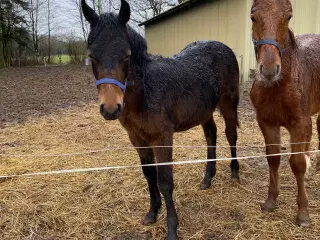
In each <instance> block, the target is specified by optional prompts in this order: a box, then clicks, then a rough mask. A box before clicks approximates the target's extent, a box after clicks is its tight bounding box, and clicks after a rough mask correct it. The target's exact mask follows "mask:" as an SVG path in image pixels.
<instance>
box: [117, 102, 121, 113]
mask: <svg viewBox="0 0 320 240" xmlns="http://www.w3.org/2000/svg"><path fill="white" fill-rule="evenodd" d="M117 107H118V112H120V111H121V104H117Z"/></svg>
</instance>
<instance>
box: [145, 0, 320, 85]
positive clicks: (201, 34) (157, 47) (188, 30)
mask: <svg viewBox="0 0 320 240" xmlns="http://www.w3.org/2000/svg"><path fill="white" fill-rule="evenodd" d="M291 1H292V4H293V9H294V13H293V15H294V17H293V19H292V20H291V24H290V26H291V28H292V29H293V30H294V32H295V33H296V34H302V33H320V0H291ZM251 4H252V0H212V1H208V2H207V3H204V4H201V5H199V6H196V7H193V8H191V9H189V10H187V11H184V12H182V13H178V14H176V15H174V16H171V17H169V18H167V19H163V20H161V21H160V22H157V23H155V24H151V25H148V26H146V28H145V36H146V39H147V42H148V47H149V52H150V53H153V54H160V55H163V56H172V55H173V54H175V53H178V52H179V51H181V50H182V49H183V48H184V47H185V46H186V45H187V44H189V43H191V42H193V41H197V40H217V41H221V42H223V43H225V44H226V45H228V46H229V47H231V48H232V50H233V51H234V52H235V54H236V55H237V59H238V62H239V67H240V71H241V74H242V77H243V80H245V81H246V80H247V79H248V76H249V70H250V69H255V68H256V60H255V56H254V49H253V45H252V41H251V27H252V25H251V20H250V10H251Z"/></svg>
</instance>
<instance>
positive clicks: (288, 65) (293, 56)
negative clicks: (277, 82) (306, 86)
mask: <svg viewBox="0 0 320 240" xmlns="http://www.w3.org/2000/svg"><path fill="white" fill-rule="evenodd" d="M294 41H295V37H294V35H293V33H288V37H287V39H286V43H285V53H284V54H283V57H282V59H281V68H282V72H283V78H285V79H286V80H287V81H292V80H293V79H294V78H297V77H298V73H299V72H298V71H299V68H298V66H299V64H298V58H297V50H298V49H297V46H296V43H295V42H294ZM287 81H286V82H287Z"/></svg>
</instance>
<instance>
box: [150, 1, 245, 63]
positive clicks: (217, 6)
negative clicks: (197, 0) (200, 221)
mask: <svg viewBox="0 0 320 240" xmlns="http://www.w3.org/2000/svg"><path fill="white" fill-rule="evenodd" d="M245 3H246V0H212V1H208V2H207V3H204V4H201V5H199V6H196V7H193V8H191V9H189V10H188V11H185V12H183V13H180V14H176V15H175V16H172V17H170V18H167V19H163V20H161V21H160V22H157V23H155V24H152V25H148V26H146V29H145V36H146V39H147V42H148V47H149V52H150V53H153V54H161V55H163V56H172V55H173V54H175V53H178V52H180V51H181V50H182V49H183V48H184V47H185V46H186V45H187V44H189V43H191V42H193V41H197V40H217V41H221V42H223V43H225V44H227V45H228V46H229V47H230V48H232V50H233V51H234V52H235V53H236V55H237V57H238V60H239V64H240V62H241V61H242V60H241V56H243V55H244V47H243V46H244V41H245V34H244V32H243V29H244V26H245V24H246V19H245V17H244V15H243V12H244V11H245V8H246V4H245ZM222 23H223V24H222Z"/></svg>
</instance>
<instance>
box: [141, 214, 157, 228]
mask: <svg viewBox="0 0 320 240" xmlns="http://www.w3.org/2000/svg"><path fill="white" fill-rule="evenodd" d="M156 221H157V214H155V213H153V212H148V213H147V214H146V215H145V216H144V218H143V219H142V224H143V225H150V224H153V223H155V222H156Z"/></svg>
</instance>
